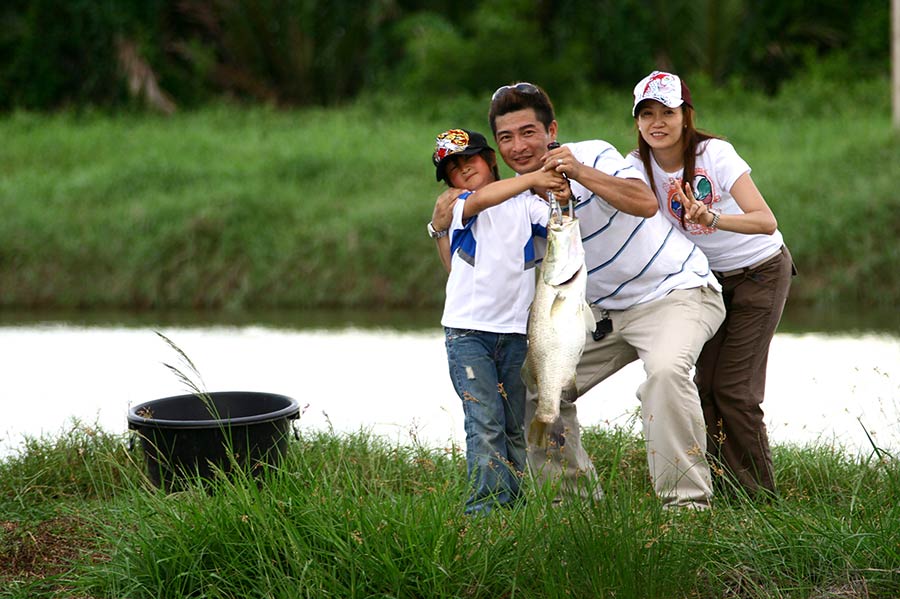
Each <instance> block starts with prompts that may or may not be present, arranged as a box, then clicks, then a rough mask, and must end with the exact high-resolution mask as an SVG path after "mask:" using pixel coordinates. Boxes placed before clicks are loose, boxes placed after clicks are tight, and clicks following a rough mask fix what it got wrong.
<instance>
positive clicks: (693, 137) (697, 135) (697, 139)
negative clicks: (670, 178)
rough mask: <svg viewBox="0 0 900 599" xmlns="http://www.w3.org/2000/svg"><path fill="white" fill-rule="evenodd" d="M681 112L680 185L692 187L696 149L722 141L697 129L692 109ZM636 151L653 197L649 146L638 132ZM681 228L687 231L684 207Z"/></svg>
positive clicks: (653, 187) (716, 136)
mask: <svg viewBox="0 0 900 599" xmlns="http://www.w3.org/2000/svg"><path fill="white" fill-rule="evenodd" d="M681 111H682V114H683V115H684V129H683V131H682V134H681V156H682V158H681V159H682V163H683V164H684V172H683V173H682V175H681V180H682V185H683V184H684V181H688V182H689V183H690V184H691V185H692V186H693V184H694V167H695V165H696V164H697V147H698V146H699V145H700V144H701V143H702V142H704V141H706V140H708V139H722V138H721V137H719V136H718V135H713V134H712V133H707V132H705V131H701V130H700V129H697V127H696V126H695V125H694V109H693V108H692V107H690V106H688V105H687V104H682V105H681ZM634 126H635V129H637V117H635V119H634ZM637 140H638V149H637V153H638V156H639V157H640V159H641V162H643V163H644V171H646V173H647V179H648V180H649V182H650V189H652V190H653V195H656V185H655V183H654V181H653V163H652V160H651V158H652V157H651V152H652V150H651V149H650V145H649V144H648V143H647V142H646V141H644V138H643V136H641V132H640V130H638V132H637ZM681 228H683V229H687V226H686V225H685V224H684V207H682V210H681Z"/></svg>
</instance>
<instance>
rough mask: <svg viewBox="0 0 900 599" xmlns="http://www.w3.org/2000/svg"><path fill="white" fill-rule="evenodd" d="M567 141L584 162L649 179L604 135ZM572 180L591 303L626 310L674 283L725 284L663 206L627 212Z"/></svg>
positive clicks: (615, 173) (610, 171)
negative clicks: (647, 212)
mask: <svg viewBox="0 0 900 599" xmlns="http://www.w3.org/2000/svg"><path fill="white" fill-rule="evenodd" d="M565 145H566V146H567V147H568V148H570V149H571V150H572V153H573V154H574V156H575V158H576V159H578V161H579V162H581V163H582V164H586V165H587V166H590V167H593V168H596V169H597V170H600V171H602V172H604V173H606V174H608V175H612V176H614V177H620V178H623V179H629V178H630V179H640V180H642V181H644V182H645V183H646V182H647V179H646V177H645V176H644V174H643V172H642V171H641V170H639V169H637V168H635V166H634V165H633V164H630V163H629V162H627V161H626V160H625V158H623V156H622V155H621V154H620V153H619V151H618V150H616V149H615V148H614V147H613V146H612V145H610V144H609V143H607V142H605V141H601V140H592V141H583V142H578V143H571V144H565ZM571 183H572V192H573V194H574V196H575V197H576V198H577V199H578V203H577V204H576V207H575V215H576V216H577V217H578V219H579V221H580V222H581V237H582V240H583V243H584V251H585V266H586V267H587V271H588V284H587V299H588V302H589V303H591V304H592V305H595V306H598V307H600V308H606V309H610V310H624V309H627V308H630V307H632V306H635V305H637V304H642V303H645V302H649V301H653V300H657V299H660V298H662V297H665V296H666V295H667V294H668V293H670V292H671V291H673V290H675V289H692V288H695V287H702V286H709V287H712V288H714V289H716V290H717V291H718V290H721V286H720V285H719V283H718V281H716V278H715V277H714V276H712V274H711V271H710V268H709V263H708V262H707V260H706V256H704V255H703V252H701V251H700V250H699V249H698V248H697V247H696V246H695V245H694V244H693V243H692V242H691V241H690V240H689V239H688V238H687V237H686V236H684V235H681V234H679V233H678V232H676V231H675V229H674V227H673V226H672V223H671V222H669V221H668V220H666V219H665V217H663V215H662V214H660V213H659V211H657V213H656V214H655V215H654V216H652V217H650V218H644V217H641V216H634V215H631V214H627V213H625V212H622V211H620V210H618V209H617V208H615V207H613V206H612V205H611V204H609V203H608V202H607V201H606V200H605V199H603V198H601V197H600V196H597V195H595V194H594V193H593V192H591V191H590V190H589V189H587V188H586V187H584V186H582V185H581V184H580V183H578V182H577V181H572V182H571Z"/></svg>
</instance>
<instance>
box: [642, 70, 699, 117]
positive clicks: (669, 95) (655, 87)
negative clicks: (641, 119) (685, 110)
mask: <svg viewBox="0 0 900 599" xmlns="http://www.w3.org/2000/svg"><path fill="white" fill-rule="evenodd" d="M644 100H656V101H657V102H661V103H662V104H665V105H666V106H668V107H669V108H678V107H679V106H681V105H682V104H687V105H688V106H691V92H690V90H689V89H688V88H687V85H685V84H684V81H682V80H681V77H679V76H678V75H673V74H672V73H666V72H665V71H653V72H652V73H650V74H649V75H647V76H646V77H644V78H643V79H641V80H640V82H638V84H637V85H635V86H634V106H632V107H631V116H637V107H638V104H640V103H641V102H643V101H644Z"/></svg>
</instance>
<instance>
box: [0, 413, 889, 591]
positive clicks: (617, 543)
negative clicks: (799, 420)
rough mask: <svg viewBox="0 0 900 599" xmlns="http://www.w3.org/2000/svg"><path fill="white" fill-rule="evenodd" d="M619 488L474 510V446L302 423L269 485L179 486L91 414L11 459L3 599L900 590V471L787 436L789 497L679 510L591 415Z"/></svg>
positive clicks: (781, 459) (593, 443) (1, 476)
mask: <svg viewBox="0 0 900 599" xmlns="http://www.w3.org/2000/svg"><path fill="white" fill-rule="evenodd" d="M585 444H586V447H587V448H588V449H589V451H590V453H591V454H592V455H593V457H594V460H595V463H596V465H597V468H598V471H599V472H600V474H601V476H602V479H603V486H604V490H605V491H606V498H605V499H604V500H603V501H600V502H598V503H595V504H588V503H582V502H570V503H563V504H562V505H561V506H557V507H550V506H549V505H548V503H549V501H548V495H547V494H546V493H545V492H544V491H543V490H535V489H531V490H530V491H529V495H528V503H527V504H526V505H525V506H523V507H521V508H518V509H514V510H508V511H502V512H498V513H494V514H492V515H491V516H489V517H486V518H475V519H473V518H468V517H465V516H464V515H463V514H462V505H461V502H462V497H463V495H464V493H465V487H466V486H465V461H464V457H463V455H462V453H461V451H460V449H459V448H449V449H447V450H434V449H427V448H423V447H415V446H413V447H401V446H393V445H387V444H385V443H384V442H383V441H381V440H380V439H378V438H373V437H371V436H369V435H367V434H365V433H359V434H356V435H348V436H341V437H338V436H335V435H331V434H306V435H301V437H300V439H299V441H293V442H292V443H291V447H290V450H289V453H288V455H287V457H286V459H285V461H284V463H283V465H282V467H281V469H279V470H278V471H272V472H269V473H268V475H267V476H266V477H265V478H264V479H263V480H264V482H263V484H260V485H258V484H256V482H254V481H253V480H247V479H241V478H237V479H235V480H233V481H225V480H221V481H218V482H217V483H216V484H215V486H214V488H213V490H212V492H206V491H205V490H203V489H202V488H200V487H196V488H189V489H187V490H186V491H182V492H179V493H174V494H171V495H164V494H162V493H159V492H153V491H152V490H151V489H150V488H149V486H148V485H147V483H146V481H145V480H144V479H143V477H142V475H141V470H142V467H143V463H142V461H141V459H140V456H139V455H138V454H137V453H136V452H133V451H130V450H128V449H127V448H126V447H125V445H124V444H123V443H122V439H121V438H120V437H118V436H115V435H109V434H106V433H103V432H102V431H96V430H92V429H90V428H86V427H84V426H77V427H75V428H73V430H72V431H70V432H69V433H67V434H65V435H62V436H60V437H56V438H42V439H36V440H32V441H31V442H29V443H28V445H27V447H26V448H25V449H24V450H23V451H22V453H20V454H18V455H16V456H13V457H10V458H7V459H6V460H4V461H2V462H0V589H3V590H0V597H8V598H16V599H19V598H22V599H24V598H25V597H28V598H29V599H35V598H37V599H41V598H45V597H46V598H49V597H92V598H100V597H110V598H112V597H117V598H118V597H129V598H132V599H140V598H156V597H171V598H182V597H184V598H186V597H200V596H202V597H210V598H219V597H221V598H226V597H229V598H230V597H247V598H256V597H260V598H261V597H284V598H292V599H293V598H296V597H336V598H337V597H340V598H352V597H422V598H426V597H429V598H430V597H445V598H451V597H453V598H458V597H492V598H493V597H509V598H514V597H523V598H538V597H540V598H556V597H559V598H563V597H574V598H577V597H585V598H588V597H590V598H596V597H613V596H615V597H618V598H628V597H633V598H641V599H652V598H656V597H659V598H667V599H671V598H678V597H700V598H712V597H742V598H757V597H759V598H762V597H767V598H768V597H804V598H808V597H822V598H824V597H841V598H855V597H866V598H879V597H885V598H887V597H896V596H897V594H898V593H900V507H898V505H897V502H896V497H897V496H898V493H900V469H898V463H897V461H896V459H894V458H892V457H890V456H886V455H884V454H877V452H875V453H873V455H872V456H870V457H868V458H856V457H849V456H848V455H845V454H843V453H842V452H841V451H840V450H838V449H835V448H831V447H826V446H819V447H803V448H800V447H776V448H775V465H776V470H777V477H778V480H779V483H780V485H781V497H780V498H779V499H778V500H775V501H774V502H772V503H770V504H753V503H750V502H749V501H747V500H744V499H741V498H732V499H730V500H720V501H719V502H718V503H717V505H716V507H715V509H714V510H712V511H711V512H709V513H702V514H695V513H677V514H670V513H664V512H662V511H661V510H660V509H659V506H658V502H657V500H656V499H655V498H654V497H653V493H652V490H651V487H650V485H649V483H648V481H647V476H646V462H645V457H644V451H643V447H642V444H641V442H640V441H639V440H637V439H635V438H633V437H632V436H630V435H628V434H626V433H623V432H622V431H621V430H612V431H600V430H592V431H590V432H589V434H587V435H586V441H585Z"/></svg>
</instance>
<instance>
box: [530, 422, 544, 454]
mask: <svg viewBox="0 0 900 599" xmlns="http://www.w3.org/2000/svg"><path fill="white" fill-rule="evenodd" d="M547 427H548V425H547V423H545V422H541V421H540V420H538V419H537V418H533V419H532V420H531V425H530V426H529V427H528V444H529V445H532V446H534V447H539V448H541V449H546V448H547Z"/></svg>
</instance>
